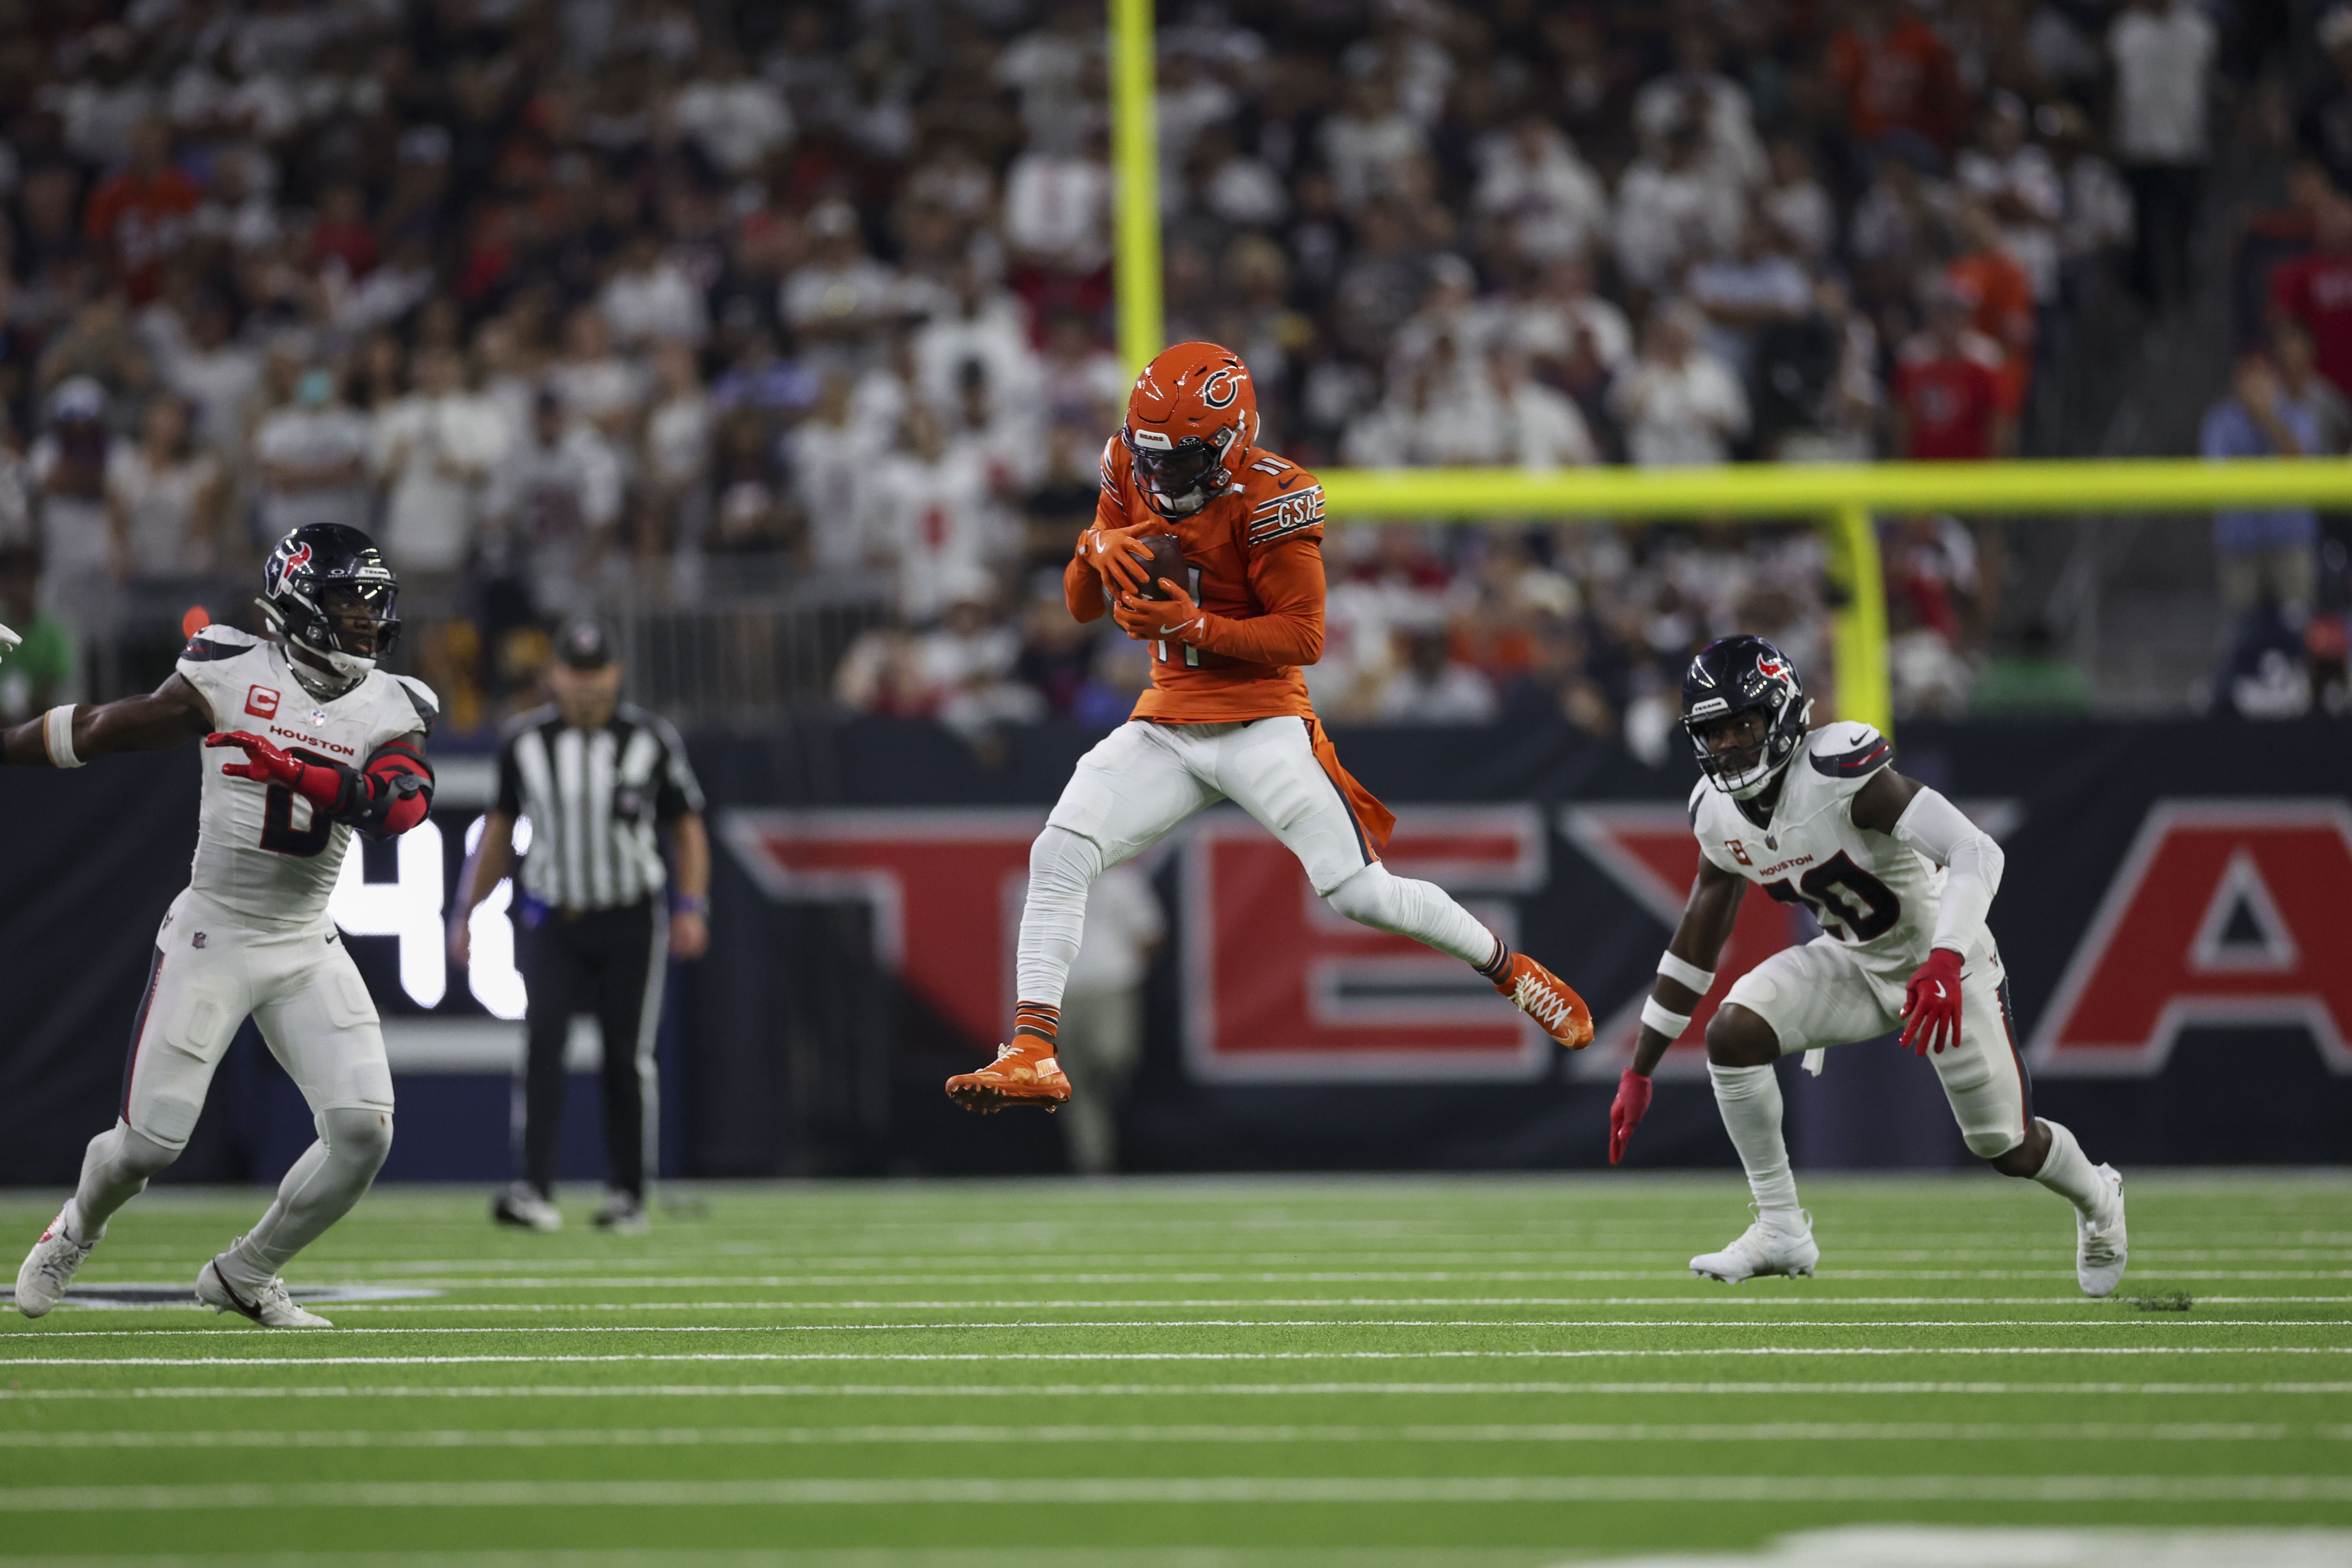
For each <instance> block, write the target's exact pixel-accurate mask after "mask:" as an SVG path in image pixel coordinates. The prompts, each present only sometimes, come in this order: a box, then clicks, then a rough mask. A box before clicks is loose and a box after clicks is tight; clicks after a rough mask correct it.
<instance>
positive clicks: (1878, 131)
mask: <svg viewBox="0 0 2352 1568" xmlns="http://www.w3.org/2000/svg"><path fill="white" fill-rule="evenodd" d="M1826 63H1827V66H1828V69H1829V78H1830V81H1831V84H1832V86H1833V87H1834V89H1836V91H1837V93H1838V94H1839V96H1840V97H1841V98H1842V99H1843V108H1844V110H1845V122H1846V128H1847V129H1848V130H1849V131H1851V132H1853V135H1854V136H1855V138H1856V139H1858V140H1859V141H1861V142H1864V143H1865V144H1871V145H1878V146H1883V147H1885V149H1886V150H1887V151H1889V152H1893V151H1895V149H1896V146H1897V144H1898V143H1903V142H1909V143H1911V144H1913V145H1915V146H1924V147H1926V148H1927V149H1930V150H1932V151H1933V152H1934V153H1937V154H1939V155H1940V154H1943V153H1949V152H1950V151H1951V149H1952V146H1953V144H1954V143H1955V142H1958V140H1959V137H1960V132H1961V128H1962V125H1963V122H1964V121H1965V118H1966V115H1967V113H1968V89H1966V88H1965V87H1964V86H1962V85H1961V81H1960V74H1959V67H1958V62H1957V61H1955V60H1954V58H1952V51H1951V48H1950V47H1949V46H1948V45H1947V44H1946V43H1945V42H1944V40H1943V39H1942V38H1940V37H1937V34H1936V30H1935V29H1934V28H1933V27H1932V26H1929V25H1928V24H1927V20H1926V19H1925V18H1924V17H1922V16H1920V15H1919V14H1918V11H1917V10H1916V8H1915V7H1914V6H1913V5H1911V4H1910V0H1859V3H1858V4H1857V5H1855V6H1854V7H1853V12H1852V14H1851V19H1850V20H1849V21H1848V22H1847V23H1846V25H1845V26H1843V27H1842V28H1840V29H1839V30H1838V32H1837V34H1836V36H1835V37H1832V38H1831V40H1830V47H1829V56H1828V59H1827V62H1826Z"/></svg>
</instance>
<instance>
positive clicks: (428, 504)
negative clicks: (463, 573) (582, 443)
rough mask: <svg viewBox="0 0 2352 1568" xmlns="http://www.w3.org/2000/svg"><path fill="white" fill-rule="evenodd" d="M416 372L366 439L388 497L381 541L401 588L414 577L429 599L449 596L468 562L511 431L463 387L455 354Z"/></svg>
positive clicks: (432, 355) (428, 359)
mask: <svg viewBox="0 0 2352 1568" xmlns="http://www.w3.org/2000/svg"><path fill="white" fill-rule="evenodd" d="M512 438H513V433H512V431H511V429H510V427H509V425H508V423H507V418H506V416H505V415H504V414H503V413H502V412H501V411H500V410H499V405H497V404H496V403H494V402H492V401H491V400H490V399H489V398H488V397H486V396H484V395H482V394H480V393H479V392H476V391H472V390H469V389H468V388H467V385H466V363H465V360H464V357H463V356H462V355H460V354H459V353H458V352H457V350H456V349H453V348H428V349H425V350H422V351H420V352H419V353H418V354H417V355H416V360H415V385H414V387H413V389H412V390H411V391H410V392H409V394H408V395H406V396H405V397H402V398H400V399H398V400H396V401H395V402H394V403H392V404H390V405H388V406H386V407H384V408H383V409H382V410H381V411H379V412H378V413H377V414H376V416H375V418H374V428H373V432H372V434H371V442H370V445H371V455H372V457H373V463H374V468H375V471H376V473H377V474H378V475H379V476H381V477H382V478H383V481H384V482H385V484H386V486H387V488H388V489H389V491H390V494H389V496H388V497H387V500H386V504H385V507H384V515H383V533H382V536H381V539H382V542H383V548H384V551H385V552H386V553H387V554H389V555H390V556H391V557H392V559H393V560H394V561H397V562H399V563H400V570H401V572H402V574H404V575H403V581H404V582H406V581H408V574H415V579H416V581H417V583H418V584H419V585H420V586H425V587H427V593H426V596H427V597H430V596H431V595H434V594H439V595H445V596H446V595H448V594H449V592H450V590H451V589H452V588H453V587H454V586H455V584H454V583H453V582H451V581H449V580H448V579H450V578H451V577H452V575H453V574H455V573H457V571H459V570H460V569H461V568H463V567H464V566H465V565H466V564H467V562H468V561H469V560H470V559H471V558H472V556H473V552H474V549H475V545H476V542H477V538H478V530H479V528H480V526H481V521H482V510H483V508H484V505H485V504H486V500H485V498H486V492H487V490H488V484H489V478H490V475H491V474H492V473H493V472H494V471H495V470H496V469H497V468H498V467H499V464H500V463H501V462H502V461H503V460H504V459H505V458H506V451H507V446H508V443H509V441H510V440H511V439H512ZM436 579H441V581H438V582H436ZM428 585H429V586H428Z"/></svg>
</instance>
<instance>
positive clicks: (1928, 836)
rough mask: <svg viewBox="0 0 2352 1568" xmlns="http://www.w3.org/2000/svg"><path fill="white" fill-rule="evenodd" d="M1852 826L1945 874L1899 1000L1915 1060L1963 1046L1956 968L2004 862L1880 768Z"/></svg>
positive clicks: (1931, 793) (1947, 809) (1984, 840)
mask: <svg viewBox="0 0 2352 1568" xmlns="http://www.w3.org/2000/svg"><path fill="white" fill-rule="evenodd" d="M1853 825H1854V826H1856V827H1863V828H1867V829H1869V830H1870V831H1872V832H1874V833H1884V834H1885V835H1886V836H1887V837H1890V838H1893V839H1894V840H1895V842H1897V843H1898V844H1902V845H1905V846H1906V847H1910V848H1912V849H1916V850H1917V851H1918V852H1919V853H1920V854H1922V855H1925V856H1926V857H1927V858H1929V859H1930V860H1933V861H1934V862H1936V864H1937V865H1938V866H1941V867H1943V868H1945V875H1944V897H1943V901H1942V902H1941V903H1939V904H1938V905H1937V908H1936V932H1935V935H1934V936H1933V937H1932V938H1930V939H1929V947H1928V952H1927V962H1926V963H1922V964H1921V965H1920V966H1919V967H1918V969H1917V970H1916V972H1915V973H1913V974H1912V976H1911V984H1909V986H1908V987H1906V990H1905V993H1904V998H1903V1018H1904V1026H1903V1043H1904V1044H1905V1045H1906V1046H1909V1047H1911V1049H1912V1052H1913V1054H1914V1055H1916V1056H1925V1055H1926V1054H1927V1052H1928V1051H1929V1050H1930V1049H1931V1048H1932V1049H1934V1050H1936V1051H1938V1052H1940V1051H1941V1050H1943V1048H1944V1047H1946V1046H1957V1045H1958V1044H1959V1043H1960V961H1961V957H1962V955H1963V954H1965V953H1966V952H1968V950H1969V947H1970V946H1972V945H1973V944H1974V943H1975V942H1976V939H1977V938H1978V937H1979V935H1981V934H1982V933H1983V931H1984V923H1985V916H1986V914H1987V913H1988V912H1989V911H1990V910H1991V909H1992V897H1993V894H1995V893H1996V892H1999V891H2000V871H2001V865H2002V856H2001V852H2000V845H1998V844H1996V843H1994V842H1993V841H1992V835H1990V834H1989V833H1987V832H1986V831H1985V830H1984V829H1982V828H1980V827H1979V826H1977V825H1976V824H1975V823H1973V822H1970V821H1969V819H1968V817H1967V816H1964V815H1962V814H1961V811H1960V808H1959V807H1958V806H1956V805H1953V804H1952V803H1951V802H1950V801H1948V800H1947V799H1945V798H1944V796H1943V795H1942V794H1941V793H1940V792H1938V791H1936V790H1932V789H1929V788H1928V787H1927V785H1925V784H1921V783H1920V782H1919V781H1918V780H1916V779H1908V778H1905V777H1904V776H1903V775H1902V774H1901V773H1896V772H1895V770H1894V769H1893V768H1885V769H1882V770H1881V771H1880V772H1879V773H1878V774H1877V775H1876V776H1875V777H1874V778H1873V779H1872V780H1871V781H1870V782H1869V783H1868V784H1864V785H1863V786H1862V788H1861V789H1859V790H1858V791H1856V792H1855V793H1854V797H1853Z"/></svg>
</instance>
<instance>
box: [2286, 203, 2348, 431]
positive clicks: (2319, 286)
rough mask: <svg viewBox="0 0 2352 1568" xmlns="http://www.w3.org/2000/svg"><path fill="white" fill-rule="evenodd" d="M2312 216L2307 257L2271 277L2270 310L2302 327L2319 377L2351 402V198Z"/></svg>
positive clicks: (2327, 205) (2290, 261) (2297, 260)
mask: <svg viewBox="0 0 2352 1568" xmlns="http://www.w3.org/2000/svg"><path fill="white" fill-rule="evenodd" d="M2271 310H2272V312H2273V316H2285V317H2290V318H2292V319H2293V320H2294V321H2297V322H2299V323H2301V325H2302V327H2303V329H2304V331H2305V332H2307V333H2309V334H2310V337H2311V341H2312V345H2313V351H2314V353H2315V362H2316V363H2317V365H2318V367H2319V374H2321V375H2324V376H2326V378H2327V379H2328V381H2329V382H2330V383H2332V384H2334V385H2335V387H2336V391H2338V392H2340V393H2344V394H2345V395H2347V396H2352V198H2347V197H2345V196H2343V195H2330V196H2329V197H2328V199H2327V200H2326V202H2324V203H2323V204H2322V205H2321V206H2320V208H2319V211H2318V212H2317V214H2316V215H2315V235H2314V244H2313V247H2312V251H2311V254H2310V255H2308V256H2304V257H2298V258H2294V259H2293V260H2289V261H2284V262H2282V263H2280V264H2279V267H2278V268H2277V269H2276V270H2275V271H2273V273H2272V274H2271Z"/></svg>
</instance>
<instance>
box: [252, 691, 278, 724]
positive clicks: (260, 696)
mask: <svg viewBox="0 0 2352 1568" xmlns="http://www.w3.org/2000/svg"><path fill="white" fill-rule="evenodd" d="M245 710H246V711H247V712H248V713H250V714H252V715H253V716H254V717H255V718H257V719H275V718H277V717H278V690H277V689H276V688H275V687H269V686H255V687H250V688H248V689H247V691H246V694H245Z"/></svg>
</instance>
